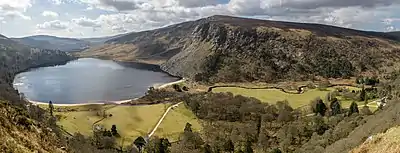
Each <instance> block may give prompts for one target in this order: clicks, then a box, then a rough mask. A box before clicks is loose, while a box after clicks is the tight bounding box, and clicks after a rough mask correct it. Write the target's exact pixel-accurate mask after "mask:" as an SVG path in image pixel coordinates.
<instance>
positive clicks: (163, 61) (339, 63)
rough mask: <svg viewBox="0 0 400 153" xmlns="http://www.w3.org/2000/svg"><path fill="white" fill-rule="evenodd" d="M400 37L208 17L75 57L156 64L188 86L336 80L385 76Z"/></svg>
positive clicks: (395, 56) (113, 42)
mask: <svg viewBox="0 0 400 153" xmlns="http://www.w3.org/2000/svg"><path fill="white" fill-rule="evenodd" d="M398 41H400V37H397V36H394V35H392V34H388V33H382V32H371V31H359V30H354V29H347V28H341V27H335V26H328V25H321V24H307V23H293V22H281V21H268V20H257V19H248V18H238V17H230V16H212V17H208V18H203V19H200V20H196V21H189V22H184V23H180V24H176V25H172V26H168V27H165V28H161V29H156V30H150V31H143V32H134V33H129V34H126V35H124V36H121V37H117V38H114V39H110V40H108V41H106V43H105V44H104V45H103V46H101V47H96V48H90V49H88V50H86V51H84V52H80V53H78V56H82V57H99V58H106V59H114V60H120V61H137V62H145V63H153V64H159V65H161V67H162V68H163V69H164V70H165V71H167V72H169V73H171V74H173V75H178V76H182V77H186V78H189V79H192V80H196V81H206V82H207V81H208V82H248V81H267V82H273V81H284V80H309V79H313V78H315V77H326V78H342V77H350V76H357V75H360V74H380V72H383V71H385V72H387V71H390V69H391V67H392V66H393V64H394V63H396V62H397V61H398V59H399V56H400V54H399V53H398V50H399V49H398V48H399V46H397V43H395V42H398Z"/></svg>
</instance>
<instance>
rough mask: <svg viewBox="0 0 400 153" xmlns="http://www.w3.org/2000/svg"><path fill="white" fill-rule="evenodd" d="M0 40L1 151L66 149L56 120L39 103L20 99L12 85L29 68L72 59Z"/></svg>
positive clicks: (55, 150)
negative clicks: (32, 103)
mask: <svg viewBox="0 0 400 153" xmlns="http://www.w3.org/2000/svg"><path fill="white" fill-rule="evenodd" d="M4 38H5V39H0V123H1V125H0V136H1V142H0V152H13V153H23V152H26V153H29V152H43V153H46V152H49V153H53V152H64V151H62V150H61V147H63V145H62V141H61V139H60V137H58V135H60V132H59V130H58V128H57V126H56V125H55V122H54V120H52V118H50V117H49V116H47V115H46V114H45V112H44V111H43V110H42V109H40V108H38V107H37V106H33V105H29V104H28V103H26V102H25V101H22V100H21V99H20V96H19V95H18V93H17V91H15V90H14V89H13V88H12V80H13V79H14V76H15V75H16V74H17V73H18V72H21V71H24V70H26V69H29V68H33V67H38V66H45V65H55V64H62V63H65V62H66V61H69V60H71V59H72V57H71V56H69V55H67V54H66V53H64V52H60V51H51V50H40V49H34V48H30V47H27V46H24V45H22V44H20V43H18V42H15V41H13V40H11V39H8V38H6V37H4Z"/></svg>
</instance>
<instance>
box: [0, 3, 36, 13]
mask: <svg viewBox="0 0 400 153" xmlns="http://www.w3.org/2000/svg"><path fill="white" fill-rule="evenodd" d="M31 6H32V1H31V0H1V1H0V9H1V10H3V11H15V10H21V11H26V9H27V8H29V7H31Z"/></svg>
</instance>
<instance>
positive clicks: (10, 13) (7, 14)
mask: <svg viewBox="0 0 400 153" xmlns="http://www.w3.org/2000/svg"><path fill="white" fill-rule="evenodd" d="M3 16H4V17H8V18H11V19H14V18H16V17H20V18H22V19H24V20H31V19H32V18H31V17H30V16H26V15H24V14H23V13H21V12H18V11H8V12H5V13H4V14H3Z"/></svg>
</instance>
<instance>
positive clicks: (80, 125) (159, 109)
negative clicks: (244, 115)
mask: <svg viewBox="0 0 400 153" xmlns="http://www.w3.org/2000/svg"><path fill="white" fill-rule="evenodd" d="M168 106H169V104H158V105H145V106H116V107H111V108H110V109H108V110H107V111H106V114H112V117H107V118H106V119H104V120H102V121H101V122H99V123H98V124H101V125H104V127H105V128H107V129H110V128H111V126H112V125H114V124H115V125H116V126H117V130H118V132H119V133H120V135H121V136H122V138H123V139H124V141H125V142H132V141H133V140H134V139H136V137H138V136H146V135H147V134H148V133H149V132H150V131H151V130H152V129H153V127H154V126H155V125H156V123H157V122H158V120H159V118H160V117H161V116H162V114H163V113H164V111H165V110H166V109H167V108H168ZM82 107H87V106H81V107H80V108H79V107H76V106H75V107H73V108H74V109H78V110H82V111H76V112H57V113H56V114H58V115H62V116H63V117H62V119H61V121H60V122H59V124H60V125H61V126H62V127H63V128H64V129H65V130H67V131H68V132H70V133H75V132H80V133H82V134H84V135H90V134H91V131H92V125H93V123H94V122H96V121H98V120H100V119H101V117H99V116H97V114H96V112H97V111H88V109H87V108H82ZM102 107H103V108H104V107H110V106H109V105H108V106H107V105H106V106H102ZM64 108H66V107H64ZM187 122H189V123H191V124H192V125H193V129H195V130H199V129H200V127H201V126H200V124H199V122H198V121H197V120H196V118H195V117H194V115H193V114H192V113H191V112H190V111H189V110H187V109H186V108H185V106H184V105H181V106H179V107H178V108H176V109H174V110H172V111H170V112H169V114H168V115H167V116H166V118H165V119H164V121H163V122H162V123H161V125H160V127H159V129H158V130H157V131H156V132H155V135H156V136H160V137H161V136H162V137H167V138H169V139H171V140H177V138H178V137H179V132H182V131H183V128H184V127H185V124H186V123H187ZM125 145H127V143H125Z"/></svg>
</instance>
